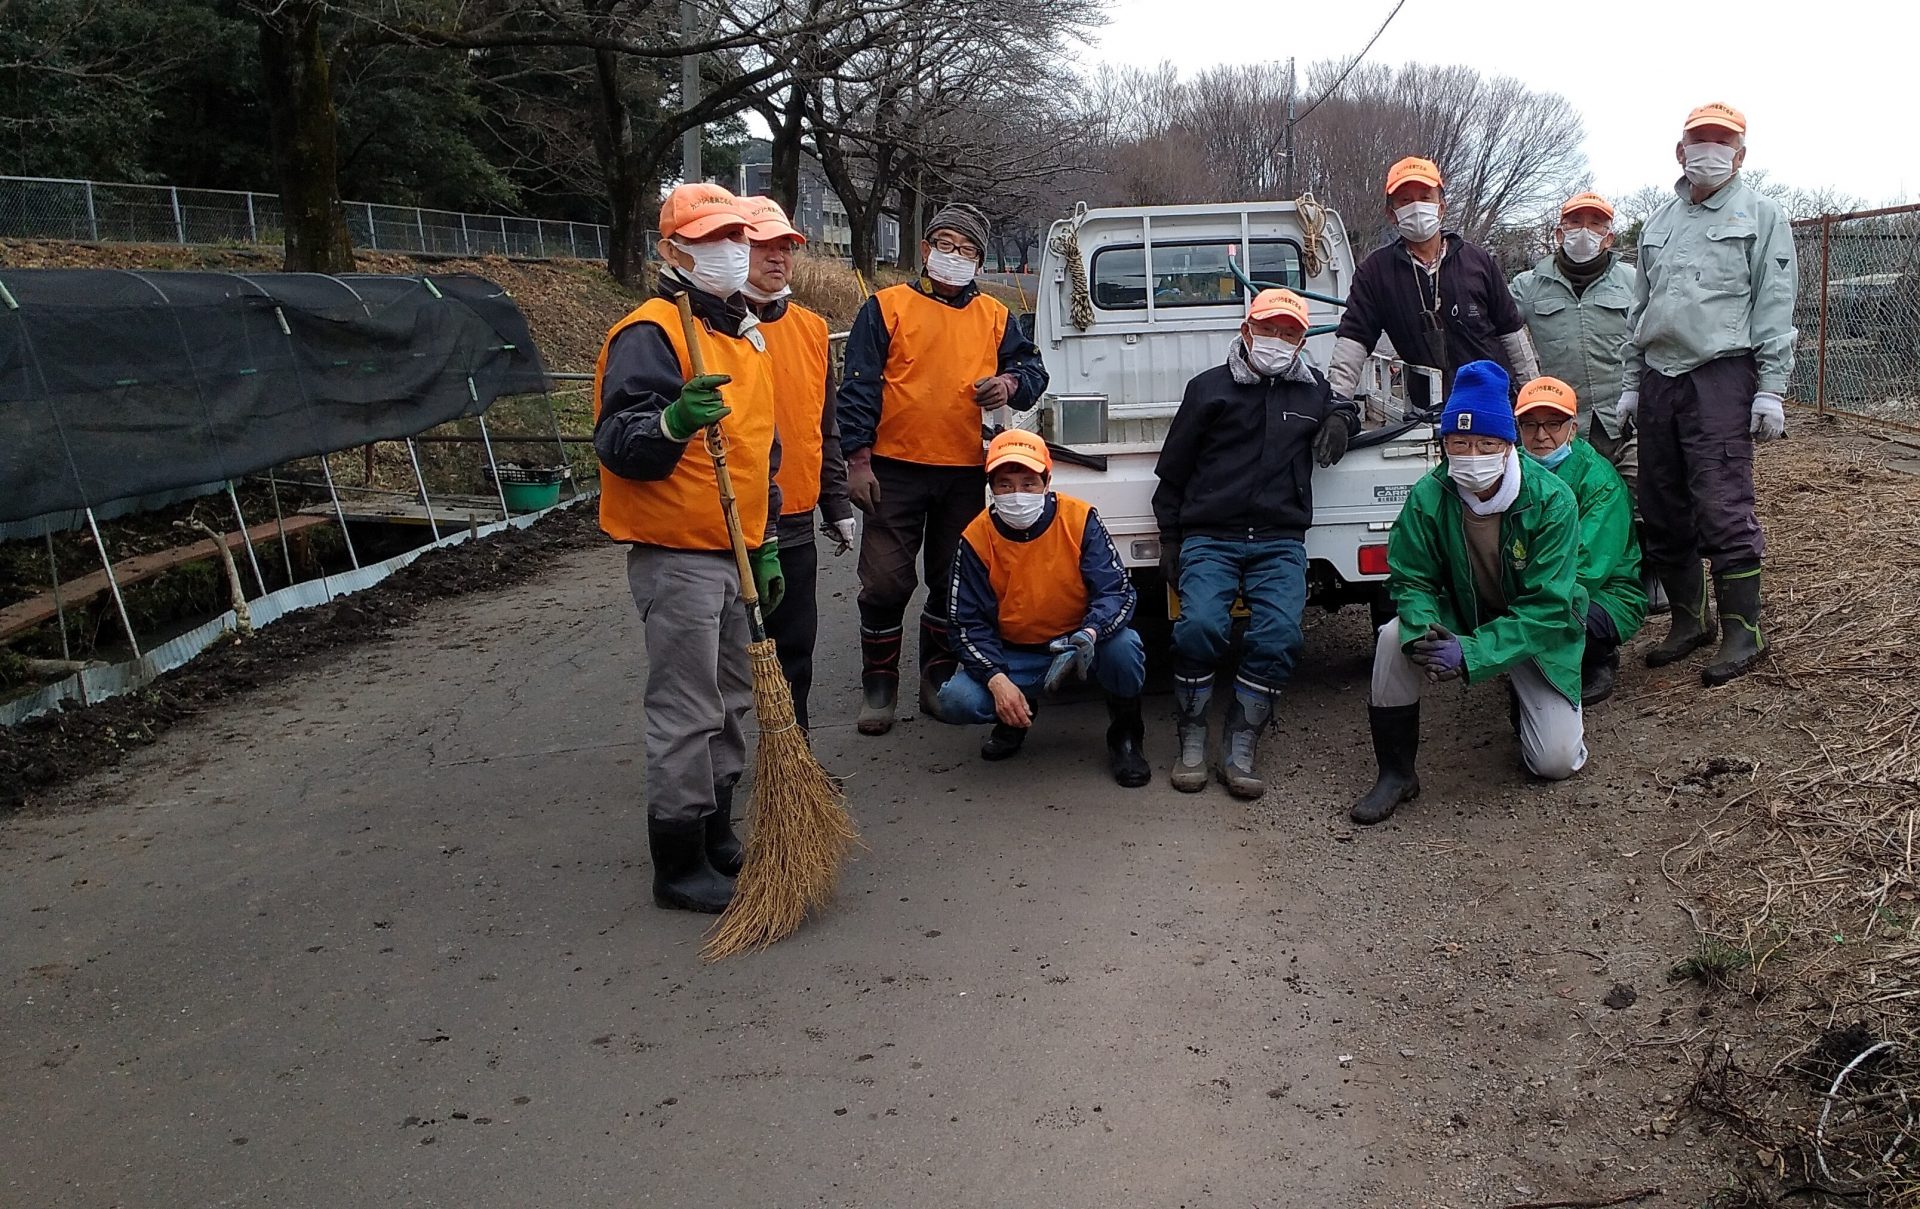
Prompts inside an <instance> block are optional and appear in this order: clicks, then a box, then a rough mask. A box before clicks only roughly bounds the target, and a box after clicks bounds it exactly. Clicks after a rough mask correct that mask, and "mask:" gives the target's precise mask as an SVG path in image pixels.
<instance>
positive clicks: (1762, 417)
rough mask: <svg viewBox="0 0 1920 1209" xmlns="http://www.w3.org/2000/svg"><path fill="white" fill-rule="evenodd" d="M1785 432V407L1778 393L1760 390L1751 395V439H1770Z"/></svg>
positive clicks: (1781, 435)
mask: <svg viewBox="0 0 1920 1209" xmlns="http://www.w3.org/2000/svg"><path fill="white" fill-rule="evenodd" d="M1786 434H1787V409H1786V406H1785V405H1784V404H1782V403H1781V402H1780V396H1779V395H1772V394H1768V393H1767V392H1766V391H1761V392H1760V393H1759V394H1757V395H1755V396H1753V439H1754V440H1756V441H1771V440H1774V439H1775V438H1777V437H1783V436H1785V435H1786Z"/></svg>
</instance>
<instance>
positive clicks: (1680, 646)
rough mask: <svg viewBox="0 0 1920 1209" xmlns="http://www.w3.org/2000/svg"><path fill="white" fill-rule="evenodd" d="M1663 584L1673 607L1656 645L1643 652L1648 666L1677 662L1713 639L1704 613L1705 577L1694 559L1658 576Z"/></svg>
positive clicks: (1708, 621) (1705, 606) (1697, 561)
mask: <svg viewBox="0 0 1920 1209" xmlns="http://www.w3.org/2000/svg"><path fill="white" fill-rule="evenodd" d="M1660 582H1662V583H1664V584H1665V585H1667V600H1668V601H1669V603H1671V604H1672V606H1673V620H1672V622H1671V623H1669V628H1668V630H1667V636H1666V637H1665V638H1663V639H1661V640H1660V645H1659V646H1656V647H1654V648H1653V649H1652V650H1651V651H1648V652H1647V666H1648V667H1665V666H1667V665H1668V664H1669V663H1678V662H1680V661H1681V660H1682V659H1685V658H1686V657H1687V656H1688V655H1691V654H1693V653H1694V652H1695V651H1697V650H1699V649H1700V648H1701V647H1703V646H1705V645H1707V644H1708V643H1709V642H1712V641H1713V630H1712V628H1711V627H1710V619H1709V617H1708V615H1707V577H1706V573H1705V572H1703V571H1702V570H1701V569H1700V562H1699V560H1698V559H1688V560H1687V565H1686V566H1684V567H1681V568H1679V569H1678V570H1675V571H1668V572H1666V573H1664V574H1662V575H1661V576H1660Z"/></svg>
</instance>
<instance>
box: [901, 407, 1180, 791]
mask: <svg viewBox="0 0 1920 1209" xmlns="http://www.w3.org/2000/svg"><path fill="white" fill-rule="evenodd" d="M1052 477H1053V455H1052V453H1051V452H1049V451H1048V449H1047V443H1046V442H1045V441H1043V440H1041V439H1040V438H1039V437H1038V436H1037V435H1035V434H1033V433H1031V432H1021V431H1018V430H1015V431H1011V432H1003V433H1001V434H1000V435H999V436H997V437H995V438H994V439H993V443H992V444H991V445H989V446H988V447H987V485H988V487H989V488H990V489H991V490H992V492H993V502H992V504H991V505H990V506H989V507H988V508H987V510H986V511H985V512H982V513H981V514H980V515H979V516H977V517H975V518H974V520H973V523H972V524H970V525H968V526H967V528H966V531H965V532H964V533H963V534H962V535H961V540H960V549H959V550H958V552H956V553H955V555H954V559H953V574H952V579H951V582H950V583H949V585H948V586H949V589H950V591H949V603H950V607H951V608H952V610H953V618H952V619H953V632H954V636H955V638H956V639H957V641H956V642H955V644H954V646H955V648H956V652H957V653H958V655H959V657H960V671H959V672H958V673H957V674H956V675H954V676H952V677H951V678H949V679H948V680H947V682H946V683H945V684H944V685H942V686H941V688H940V691H939V696H938V698H937V703H938V705H939V707H940V708H939V717H940V720H941V721H943V722H955V723H969V722H992V723H994V727H993V731H992V733H990V734H989V735H988V736H987V739H986V742H985V743H983V744H982V745H981V747H980V756H981V758H982V759H986V760H1004V759H1006V758H1007V757H1009V756H1011V755H1013V754H1014V753H1015V752H1017V751H1019V750H1020V746H1021V744H1022V743H1024V742H1025V741H1026V737H1027V728H1028V727H1030V726H1032V725H1033V715H1034V714H1035V712H1037V711H1038V709H1039V707H1040V694H1041V691H1042V690H1043V689H1045V690H1049V691H1051V690H1053V689H1056V688H1058V687H1059V686H1060V685H1061V684H1062V683H1064V682H1065V680H1066V679H1067V678H1068V677H1069V676H1078V677H1079V678H1080V679H1082V680H1085V679H1087V678H1088V677H1089V676H1091V677H1092V678H1093V679H1094V680H1095V681H1097V682H1098V683H1099V685H1100V687H1101V688H1103V689H1105V690H1106V692H1107V719H1108V727H1107V761H1108V764H1109V766H1110V767H1111V769H1112V771H1113V779H1114V780H1115V781H1117V782H1119V783H1120V784H1121V785H1124V786H1126V787H1127V788H1129V789H1134V788H1137V787H1139V786H1141V785H1145V784H1146V783H1147V781H1148V779H1149V778H1150V777H1151V776H1152V773H1151V771H1150V770H1149V768H1148V767H1147V760H1146V756H1145V755H1144V754H1142V752H1141V747H1142V744H1143V743H1144V741H1145V733H1144V728H1143V725H1142V723H1141V719H1140V690H1141V686H1142V685H1144V684H1145V682H1146V675H1147V652H1146V647H1145V646H1144V645H1142V643H1141V641H1140V635H1138V634H1136V633H1134V631H1133V630H1132V629H1131V628H1129V626H1128V625H1127V623H1128V622H1129V621H1131V620H1133V606H1134V591H1133V584H1132V582H1131V581H1130V580H1128V578H1127V570H1126V567H1125V566H1124V565H1123V564H1122V563H1121V561H1120V552H1119V551H1118V550H1117V549H1115V548H1114V545H1113V539H1112V538H1111V537H1109V536H1107V529H1106V526H1105V525H1102V524H1101V523H1100V514H1099V513H1097V512H1095V511H1094V510H1093V507H1092V505H1090V504H1087V503H1085V502H1084V501H1082V500H1077V499H1074V498H1073V497H1072V496H1070V495H1060V494H1059V493H1057V492H1054V491H1049V490H1048V485H1049V483H1050V482H1051V480H1052Z"/></svg>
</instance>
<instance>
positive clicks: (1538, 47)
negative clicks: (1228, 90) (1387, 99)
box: [1092, 0, 1920, 205]
mask: <svg viewBox="0 0 1920 1209" xmlns="http://www.w3.org/2000/svg"><path fill="white" fill-rule="evenodd" d="M1392 7H1393V0H1335V2H1334V3H1331V4H1286V3H1280V4H1276V3H1272V2H1271V0H1114V4H1113V20H1112V22H1111V23H1110V24H1108V25H1107V26H1106V27H1105V29H1104V30H1102V31H1101V34H1100V36H1099V41H1098V43H1097V44H1096V45H1095V46H1094V47H1093V50H1092V56H1093V57H1094V58H1095V59H1104V60H1106V61H1108V62H1113V63H1130V64H1139V65H1142V66H1151V65H1153V64H1156V63H1158V62H1160V61H1161V60H1163V59H1167V60H1171V61H1172V62H1173V63H1174V65H1175V66H1177V67H1179V68H1180V69H1181V71H1182V73H1183V74H1184V73H1190V72H1194V71H1198V70H1201V69H1203V68H1205V67H1207V66H1210V65H1212V64H1215V63H1247V62H1259V61H1263V60H1281V61H1284V60H1285V59H1286V58H1287V57H1288V56H1289V55H1292V56H1294V57H1296V58H1297V59H1298V60H1299V61H1300V62H1301V63H1302V64H1306V63H1311V62H1313V61H1315V60H1319V59H1340V58H1345V57H1346V56H1348V55H1351V54H1353V53H1354V52H1356V51H1358V50H1359V49H1360V47H1361V46H1362V45H1364V44H1365V42H1366V40H1367V37H1368V35H1370V34H1371V33H1372V32H1373V30H1374V28H1375V27H1376V26H1378V25H1379V23H1380V20H1381V18H1383V17H1385V16H1386V14H1387V12H1388V11H1389V10H1390V9H1391V8H1392ZM1916 34H1920V6H1916V5H1914V4H1913V3H1911V0H1878V2H1869V0H1818V2H1816V3H1812V4H1806V3H1800V4H1794V5H1787V4H1783V3H1779V2H1778V0H1749V2H1740V0H1733V2H1729V0H1720V2H1719V3H1704V4H1703V3H1698V2H1696V0H1615V2H1614V3H1610V4H1564V3H1563V4H1554V3H1541V2H1540V0H1407V4H1406V7H1405V8H1403V9H1402V10H1401V11H1400V15H1399V16H1397V17H1395V18H1394V20H1393V23H1392V24H1391V25H1389V26H1388V27H1387V31H1386V33H1384V34H1382V35H1381V37H1380V41H1379V42H1378V43H1377V44H1376V45H1375V46H1374V48H1373V51H1372V53H1371V54H1369V55H1368V61H1369V62H1378V63H1384V64H1389V65H1392V64H1399V63H1405V62H1409V61H1418V62H1424V63H1464V64H1467V65H1468V66H1471V67H1475V68H1478V69H1479V70H1480V71H1482V72H1484V73H1487V74H1489V75H1495V74H1498V75H1512V76H1517V77H1519V78H1520V79H1521V80H1524V81H1525V82H1526V83H1527V84H1529V85H1530V86H1532V87H1534V88H1539V89H1548V90H1552V91H1555V92H1559V93H1561V94H1562V95H1564V96H1565V97H1566V98H1567V99H1568V100H1570V101H1572V102H1573V104H1574V106H1575V107H1576V108H1578V109H1579V110H1580V114H1581V117H1582V118H1583V119H1584V120H1585V122H1586V128H1587V140H1586V152H1587V159H1588V162H1589V163H1590V164H1591V165H1592V169H1593V183H1594V185H1595V187H1597V188H1598V189H1599V190H1600V191H1601V192H1602V193H1609V194H1624V193H1629V192H1632V191H1633V190H1634V189H1637V188H1639V187H1640V186H1642V185H1649V184H1662V185H1664V184H1670V183H1671V182H1672V181H1673V180H1674V179H1675V178H1676V177H1678V176H1679V169H1678V167H1677V166H1676V165H1675V163H1674V161H1673V144H1674V141H1675V138H1676V137H1677V135H1678V132H1679V129H1680V125H1681V121H1682V119H1684V118H1685V116H1686V113H1687V111H1688V110H1689V109H1692V108H1693V107H1694V106H1695V105H1699V104H1701V103H1703V102H1706V101H1725V102H1727V103H1728V104H1730V105H1733V106H1734V107H1736V108H1738V109H1740V110H1742V111H1744V112H1745V113H1746V115H1747V123H1748V130H1747V142H1748V150H1747V167H1749V168H1765V169H1767V170H1768V171H1769V173H1770V174H1771V175H1772V176H1773V177H1774V178H1775V179H1778V180H1782V181H1785V182H1787V183H1789V184H1792V185H1798V186H1802V187H1807V188H1812V187H1817V186H1822V185H1826V186H1831V187H1834V188H1837V189H1842V190H1845V191H1846V192H1848V193H1852V194H1855V195H1858V196H1860V197H1862V198H1865V199H1866V200H1867V202H1868V204H1869V205H1883V204H1890V203H1893V202H1898V201H1902V200H1920V197H1917V196H1916V194H1920V158H1916V156H1915V154H1914V152H1915V151H1916V150H1917V149H1920V135H1916V134H1915V132H1914V120H1915V118H1916V116H1920V109H1917V108H1916V106H1915V105H1914V103H1913V100H1912V95H1913V88H1914V85H1915V83H1916V78H1915V77H1916V75H1920V66H1916V64H1915V62H1914V58H1913V46H1914V38H1915V35H1916ZM1303 99H1310V98H1308V97H1307V95H1306V94H1304V93H1303ZM1308 120H1309V121H1311V120H1312V119H1308ZM1445 168H1446V165H1444V164H1442V165H1441V169H1442V170H1443V171H1444V170H1445ZM1381 170H1382V172H1384V171H1385V170H1386V165H1385V164H1382V165H1381Z"/></svg>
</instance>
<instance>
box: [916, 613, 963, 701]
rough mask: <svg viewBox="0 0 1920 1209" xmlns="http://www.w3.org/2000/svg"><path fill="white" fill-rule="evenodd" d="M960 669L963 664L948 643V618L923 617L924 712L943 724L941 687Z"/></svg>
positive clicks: (921, 617) (921, 634)
mask: <svg viewBox="0 0 1920 1209" xmlns="http://www.w3.org/2000/svg"><path fill="white" fill-rule="evenodd" d="M959 670H960V661H959V659H958V658H957V657H955V655H954V653H953V647H952V646H951V645H950V644H949V643H948V641H947V619H946V618H944V617H941V616H940V615H939V614H937V613H924V612H923V613H921V614H920V712H921V713H923V714H925V715H926V716H927V717H929V718H932V719H933V720H934V721H936V722H938V721H940V686H942V685H944V684H945V683H946V682H947V680H948V679H949V678H950V677H952V676H953V674H954V673H955V672H958V671H959Z"/></svg>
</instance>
